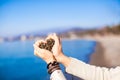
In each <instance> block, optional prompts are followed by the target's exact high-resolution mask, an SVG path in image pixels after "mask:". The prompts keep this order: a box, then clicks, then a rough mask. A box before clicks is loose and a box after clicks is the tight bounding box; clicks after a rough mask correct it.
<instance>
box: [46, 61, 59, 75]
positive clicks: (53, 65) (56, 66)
mask: <svg viewBox="0 0 120 80" xmlns="http://www.w3.org/2000/svg"><path fill="white" fill-rule="evenodd" d="M47 69H48V73H49V74H51V73H52V72H54V71H55V70H60V67H59V63H58V62H57V61H53V62H50V63H49V64H48V65H47Z"/></svg>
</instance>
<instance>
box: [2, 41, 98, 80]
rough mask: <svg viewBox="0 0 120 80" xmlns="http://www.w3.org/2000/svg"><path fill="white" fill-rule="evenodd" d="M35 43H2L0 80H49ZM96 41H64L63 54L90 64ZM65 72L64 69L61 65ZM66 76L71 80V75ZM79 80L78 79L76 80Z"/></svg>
mask: <svg viewBox="0 0 120 80" xmlns="http://www.w3.org/2000/svg"><path fill="white" fill-rule="evenodd" d="M33 43H34V41H24V42H22V41H16V42H3V43H0V80H49V77H50V75H49V74H48V73H47V69H46V63H45V62H44V61H43V60H42V59H40V58H38V57H36V56H34V55H33V54H34V53H33V52H34V51H33ZM95 45H96V42H95V41H87V40H64V41H62V46H63V52H64V53H65V54H66V55H67V56H70V57H74V58H77V59H79V60H82V61H84V62H85V63H88V62H89V60H90V55H91V54H92V53H93V52H94V50H95ZM61 68H62V70H63V72H65V71H64V67H63V66H62V65H61ZM65 76H66V77H67V78H69V79H68V80H75V79H71V78H72V76H71V75H67V74H66V73H65ZM76 80H77V79H76Z"/></svg>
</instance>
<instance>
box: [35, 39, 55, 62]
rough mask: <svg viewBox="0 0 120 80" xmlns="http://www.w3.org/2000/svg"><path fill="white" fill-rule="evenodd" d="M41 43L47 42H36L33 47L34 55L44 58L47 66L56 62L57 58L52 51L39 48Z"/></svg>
mask: <svg viewBox="0 0 120 80" xmlns="http://www.w3.org/2000/svg"><path fill="white" fill-rule="evenodd" d="M41 42H43V43H46V41H43V40H39V41H37V42H35V44H34V45H33V46H34V55H36V56H38V57H40V58H42V59H43V60H44V61H45V62H46V63H47V64H48V63H50V62H53V61H55V58H54V56H53V54H52V53H51V52H50V51H48V50H45V49H40V48H39V44H40V43H41Z"/></svg>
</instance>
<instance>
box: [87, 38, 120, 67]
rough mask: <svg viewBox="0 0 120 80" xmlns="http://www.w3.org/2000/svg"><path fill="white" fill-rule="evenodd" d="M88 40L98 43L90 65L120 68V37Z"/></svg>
mask: <svg viewBox="0 0 120 80" xmlns="http://www.w3.org/2000/svg"><path fill="white" fill-rule="evenodd" d="M88 39H91V40H95V41H97V45H96V51H95V53H94V54H92V55H91V60H90V64H93V65H97V66H103V67H116V66H120V36H95V37H93V38H88Z"/></svg>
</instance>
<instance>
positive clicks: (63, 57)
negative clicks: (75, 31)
mask: <svg viewBox="0 0 120 80" xmlns="http://www.w3.org/2000/svg"><path fill="white" fill-rule="evenodd" d="M57 61H58V62H59V63H61V64H63V65H64V66H65V67H67V66H68V65H69V64H70V61H71V59H70V58H69V57H68V56H66V55H64V54H63V53H61V55H60V56H59V58H58V60H57Z"/></svg>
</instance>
